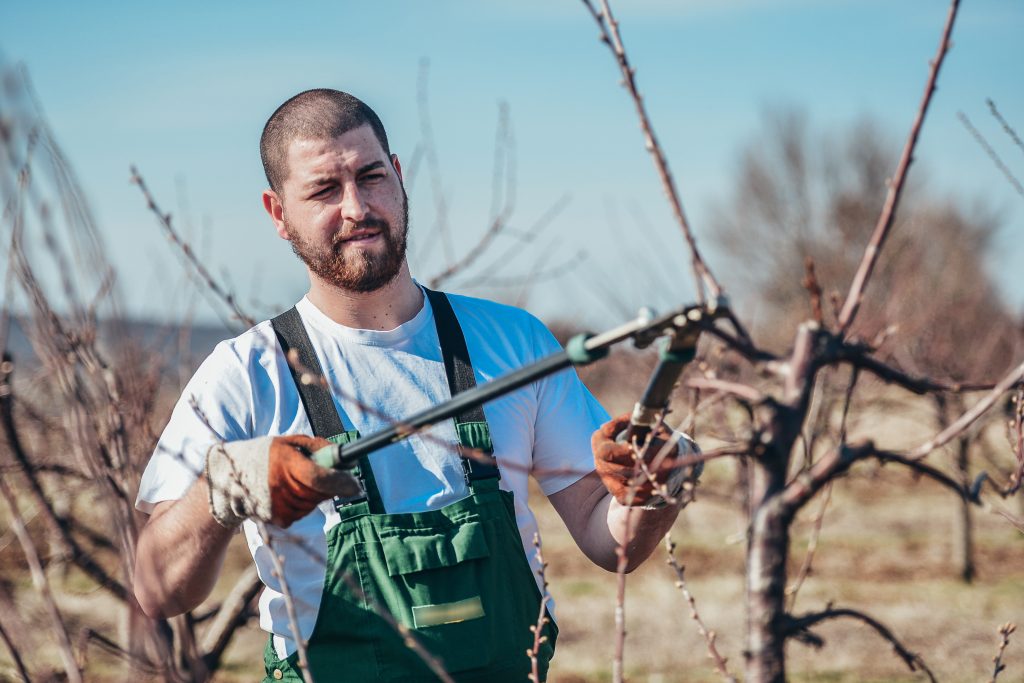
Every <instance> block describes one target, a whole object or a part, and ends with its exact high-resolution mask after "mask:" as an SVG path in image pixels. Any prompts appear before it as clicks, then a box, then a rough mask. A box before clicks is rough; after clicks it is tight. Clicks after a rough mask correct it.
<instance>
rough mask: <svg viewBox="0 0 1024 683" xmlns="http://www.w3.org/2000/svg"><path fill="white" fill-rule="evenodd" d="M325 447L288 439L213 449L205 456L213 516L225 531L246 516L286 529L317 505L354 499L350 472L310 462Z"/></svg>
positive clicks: (306, 440) (356, 485)
mask: <svg viewBox="0 0 1024 683" xmlns="http://www.w3.org/2000/svg"><path fill="white" fill-rule="evenodd" d="M329 444H330V442H329V441H327V440H326V439H318V438H314V437H311V436H302V435H291V436H264V437H260V438H257V439H248V440H245V441H233V442H231V443H223V444H217V445H215V446H213V447H212V448H211V449H210V451H209V453H208V454H207V456H206V479H207V485H208V486H209V489H210V512H211V514H212V515H213V516H214V518H215V519H216V520H217V521H218V522H220V523H221V524H223V525H224V526H226V527H234V526H238V525H239V524H241V523H242V521H243V520H244V519H246V518H249V517H252V518H254V519H259V520H262V521H264V522H271V523H273V524H276V525H277V526H280V527H288V526H291V525H292V524H293V523H294V522H295V521H297V520H299V519H302V518H303V517H305V516H306V515H308V514H309V513H310V512H312V511H313V509H314V508H315V507H316V506H317V505H319V504H320V502H321V501H324V500H327V499H328V498H333V497H334V496H342V497H348V496H353V495H355V494H357V493H358V492H359V491H360V488H359V482H358V481H357V480H356V479H355V477H353V476H352V474H351V473H350V472H348V471H346V470H329V469H325V468H323V467H320V466H319V465H317V464H316V463H314V462H313V461H312V460H310V459H309V455H310V454H311V453H313V452H315V451H316V450H318V449H319V448H321V447H323V446H327V445H329Z"/></svg>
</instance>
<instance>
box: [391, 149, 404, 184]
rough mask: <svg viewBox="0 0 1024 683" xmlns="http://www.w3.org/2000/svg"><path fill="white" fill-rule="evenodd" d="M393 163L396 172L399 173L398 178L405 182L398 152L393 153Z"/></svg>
mask: <svg viewBox="0 0 1024 683" xmlns="http://www.w3.org/2000/svg"><path fill="white" fill-rule="evenodd" d="M391 165H392V166H394V167H395V173H397V174H398V179H399V180H401V181H402V182H403V183H404V182H405V180H404V179H403V178H402V162H401V161H399V160H398V155H397V154H392V155H391Z"/></svg>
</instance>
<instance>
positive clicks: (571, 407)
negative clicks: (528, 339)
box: [532, 319, 608, 496]
mask: <svg viewBox="0 0 1024 683" xmlns="http://www.w3.org/2000/svg"><path fill="white" fill-rule="evenodd" d="M533 324H534V331H533V335H534V347H535V350H536V353H537V356H536V358H538V359H540V358H543V357H544V356H548V355H550V354H552V353H557V352H558V351H561V346H559V344H558V341H557V340H556V339H555V337H554V335H552V334H551V332H550V331H549V330H548V329H547V328H546V327H545V326H544V325H543V324H542V323H541V322H540V321H539V320H536V319H533ZM537 398H538V406H537V421H536V428H535V430H534V446H533V466H532V474H533V477H534V479H536V480H537V483H538V484H539V485H540V488H541V490H542V491H543V492H544V495H548V496H550V495H551V494H552V493H557V492H558V491H561V490H562V489H564V488H565V487H567V486H569V485H570V484H573V483H575V482H577V481H579V480H580V479H582V478H583V477H584V476H586V475H587V474H589V473H590V472H592V471H593V469H594V456H593V453H592V452H591V449H590V436H591V434H593V432H594V430H596V429H597V428H598V427H600V426H601V424H602V423H604V422H606V421H607V420H608V413H607V411H605V409H604V408H603V407H602V406H601V404H600V403H598V402H597V399H596V398H594V395H593V394H591V393H590V390H589V389H587V387H586V386H585V385H584V384H583V382H582V381H581V380H580V378H579V375H577V374H576V370H575V369H574V368H569V369H567V370H562V371H561V372H557V373H555V374H553V375H548V376H547V377H545V378H543V379H541V380H539V381H538V382H537Z"/></svg>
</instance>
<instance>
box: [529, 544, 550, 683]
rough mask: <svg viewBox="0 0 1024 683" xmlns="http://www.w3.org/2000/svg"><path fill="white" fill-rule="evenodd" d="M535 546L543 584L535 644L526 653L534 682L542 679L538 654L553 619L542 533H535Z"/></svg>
mask: <svg viewBox="0 0 1024 683" xmlns="http://www.w3.org/2000/svg"><path fill="white" fill-rule="evenodd" d="M533 547H534V548H536V550H537V565H538V569H537V576H539V577H540V585H541V596H540V608H539V610H538V613H537V623H536V624H534V625H533V626H531V627H530V631H532V632H533V646H532V647H531V648H530V649H529V650H527V651H526V655H527V656H528V657H529V658H530V675H529V679H530V680H531V681H533V683H541V680H540V665H539V662H538V661H537V655H538V654H540V646H541V645H543V644H544V643H545V642H546V641H547V639H548V637H547V636H546V635H543V634H544V627H545V626H547V624H548V623H549V622H550V621H551V619H550V618H548V602H549V601H550V600H551V593H549V592H548V579H547V575H546V573H545V570H546V569H547V566H548V563H547V562H545V561H544V555H542V554H541V547H540V534H538V533H534V534H533Z"/></svg>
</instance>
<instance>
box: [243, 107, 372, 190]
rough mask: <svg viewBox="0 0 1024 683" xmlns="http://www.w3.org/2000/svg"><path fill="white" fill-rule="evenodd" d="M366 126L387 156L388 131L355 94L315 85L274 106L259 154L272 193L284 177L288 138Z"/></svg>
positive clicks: (331, 134) (325, 136) (320, 136)
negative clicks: (275, 107)
mask: <svg viewBox="0 0 1024 683" xmlns="http://www.w3.org/2000/svg"><path fill="white" fill-rule="evenodd" d="M365 125H369V126H370V128H371V129H373V134H374V135H376V136H377V141H378V142H380V146H381V148H382V149H383V150H384V153H385V154H387V155H388V156H389V157H390V156H391V149H390V148H389V147H388V134H387V133H386V132H385V131H384V124H382V123H381V122H380V118H378V117H377V114H376V113H375V112H374V111H373V110H372V109H370V107H369V106H367V105H366V103H365V102H363V101H362V100H360V99H359V98H357V97H353V96H352V95H349V94H348V93H347V92H341V91H340V90H330V89H328V88H316V89H313V90H306V91H305V92H300V93H299V94H298V95H296V96H295V97H292V98H291V99H289V100H288V101H287V102H285V103H284V104H282V105H281V106H280V107H278V108H277V111H275V112H274V113H273V114H271V115H270V118H269V119H268V120H267V125H265V126H264V127H263V135H261V136H260V157H261V158H262V159H263V171H264V173H266V174H267V182H268V183H270V187H271V189H272V190H274V192H280V188H281V184H282V183H283V182H284V181H285V179H286V178H287V177H288V147H289V145H291V143H292V140H297V139H305V140H329V139H331V138H336V137H338V136H339V135H344V134H345V133H347V132H348V131H350V130H353V129H355V128H359V127H360V126H365Z"/></svg>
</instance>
